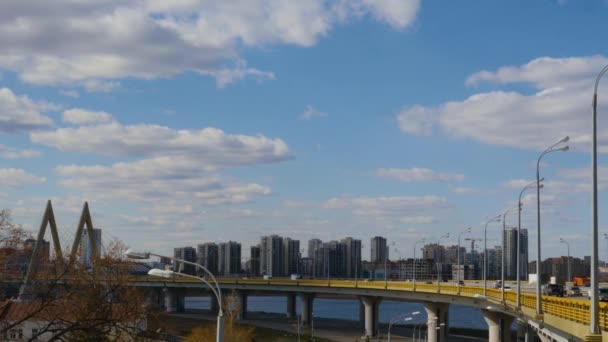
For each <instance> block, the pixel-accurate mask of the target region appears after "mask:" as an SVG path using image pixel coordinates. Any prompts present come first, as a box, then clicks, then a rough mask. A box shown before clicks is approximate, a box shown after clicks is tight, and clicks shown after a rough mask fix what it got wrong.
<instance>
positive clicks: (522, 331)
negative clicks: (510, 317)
mask: <svg viewBox="0 0 608 342" xmlns="http://www.w3.org/2000/svg"><path fill="white" fill-rule="evenodd" d="M529 340H530V335H529V327H528V324H527V323H526V322H524V321H517V342H528V341H529Z"/></svg>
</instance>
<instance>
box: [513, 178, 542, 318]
mask: <svg viewBox="0 0 608 342" xmlns="http://www.w3.org/2000/svg"><path fill="white" fill-rule="evenodd" d="M544 180H545V179H544V178H541V179H540V181H541V182H542V181H544ZM536 184H537V182H532V183H530V184H528V185H526V186H525V187H524V188H523V189H522V190H521V192H520V193H519V199H518V200H517V207H518V208H519V210H518V214H517V247H516V248H517V253H516V254H517V257H516V258H515V259H516V260H517V265H516V271H515V273H516V278H515V279H517V308H518V309H519V308H520V306H521V270H520V269H521V259H520V258H521V207H522V203H521V197H522V196H523V194H524V192H526V190H528V189H532V188H534V187H536V186H537V185H536ZM540 187H541V188H542V187H543V185H542V184H541V185H540ZM536 266H537V271H536V273H537V276H536V277H537V278H538V279H537V283H540V272H539V270H540V267H538V264H537V265H536ZM536 295H537V296H540V295H539V294H538V293H537V294H536Z"/></svg>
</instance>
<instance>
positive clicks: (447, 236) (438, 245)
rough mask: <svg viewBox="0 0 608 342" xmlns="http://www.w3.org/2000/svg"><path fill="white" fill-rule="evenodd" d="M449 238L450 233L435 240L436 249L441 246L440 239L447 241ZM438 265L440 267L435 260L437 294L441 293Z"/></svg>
mask: <svg viewBox="0 0 608 342" xmlns="http://www.w3.org/2000/svg"><path fill="white" fill-rule="evenodd" d="M449 237H450V233H446V234H445V235H442V236H440V237H439V239H437V249H439V248H440V246H441V239H447V238H449ZM435 257H436V256H435ZM437 259H439V258H437ZM439 265H440V263H439V262H437V260H435V267H437V292H441V287H440V284H439V278H440V275H441V269H440V267H439Z"/></svg>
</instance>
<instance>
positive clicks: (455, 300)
mask: <svg viewBox="0 0 608 342" xmlns="http://www.w3.org/2000/svg"><path fill="white" fill-rule="evenodd" d="M218 282H219V284H220V286H221V288H222V291H225V292H234V293H235V294H236V296H237V297H238V298H239V301H240V304H241V305H240V310H241V312H240V313H239V316H240V317H245V316H246V314H247V296H253V295H269V294H272V295H285V296H286V297H287V307H286V314H287V316H288V317H295V316H296V313H295V308H296V305H295V301H296V299H297V298H299V299H300V304H301V305H300V307H301V314H302V323H303V324H304V325H307V324H309V323H310V322H311V320H312V312H313V304H314V298H315V296H318V295H323V296H325V297H327V296H330V297H331V296H335V297H337V298H345V297H346V298H358V299H359V300H360V302H361V310H360V316H361V319H362V320H363V321H364V323H365V331H364V332H362V333H363V335H364V336H370V337H374V336H376V335H377V333H378V317H379V304H380V303H381V301H382V300H391V301H407V302H417V303H420V304H422V305H423V306H424V309H425V311H426V313H427V316H428V322H429V329H428V341H430V342H438V341H445V339H446V336H447V332H448V308H449V305H450V304H461V305H468V306H472V307H477V308H479V309H480V310H481V312H482V313H483V316H484V320H485V321H486V323H487V324H488V340H489V341H490V342H498V341H510V340H511V338H510V335H511V326H512V323H513V322H514V321H517V322H518V327H519V328H518V340H521V341H523V340H526V341H527V340H528V339H526V338H525V335H526V334H528V333H531V332H533V333H536V334H537V335H538V336H539V338H540V339H541V340H542V341H560V342H561V341H601V340H604V339H605V340H608V305H607V304H606V303H601V304H600V327H601V329H602V331H603V332H602V339H600V340H597V339H596V340H593V339H590V338H589V337H588V336H587V334H588V331H589V322H590V302H589V301H587V300H583V299H571V298H560V297H548V296H543V297H542V306H543V313H544V315H543V316H542V317H536V296H535V294H532V293H521V297H520V307H519V308H518V307H517V305H516V303H517V298H516V296H517V294H516V293H515V292H513V291H505V294H504V299H503V297H502V292H501V290H500V289H491V288H488V289H487V290H486V296H484V295H483V294H484V289H483V287H479V286H460V289H459V288H458V287H457V286H456V285H455V284H441V285H439V286H437V284H426V283H425V284H421V283H417V284H414V283H411V282H402V281H388V282H386V283H385V282H384V281H354V280H290V279H271V280H263V279H237V278H224V279H218ZM133 283H134V284H135V285H137V286H142V287H145V288H147V289H148V294H149V295H152V296H153V298H152V299H151V300H154V301H157V302H158V303H161V304H162V305H163V306H164V307H165V309H166V310H167V311H168V312H180V311H183V310H184V298H185V297H186V296H188V297H196V296H206V295H210V292H209V290H208V288H207V287H206V285H204V284H203V283H202V282H198V281H196V280H193V279H186V278H181V277H176V278H174V279H160V278H156V277H138V278H137V279H134V280H133ZM150 290H152V291H150ZM154 290H155V291H154ZM211 298H212V303H213V302H214V298H215V297H213V296H211ZM213 307H215V310H217V303H215V304H214V305H212V308H213Z"/></svg>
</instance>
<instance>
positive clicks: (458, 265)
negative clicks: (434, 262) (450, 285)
mask: <svg viewBox="0 0 608 342" xmlns="http://www.w3.org/2000/svg"><path fill="white" fill-rule="evenodd" d="M470 232H471V227H469V228H467V229H465V230H463V231H461V232H460V233H458V250H457V251H456V259H457V260H456V264H457V266H456V272H457V273H458V276H457V278H458V285H456V286H457V288H458V294H460V236H461V235H462V234H465V233H470ZM463 268H464V266H463Z"/></svg>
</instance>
